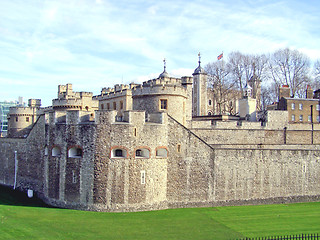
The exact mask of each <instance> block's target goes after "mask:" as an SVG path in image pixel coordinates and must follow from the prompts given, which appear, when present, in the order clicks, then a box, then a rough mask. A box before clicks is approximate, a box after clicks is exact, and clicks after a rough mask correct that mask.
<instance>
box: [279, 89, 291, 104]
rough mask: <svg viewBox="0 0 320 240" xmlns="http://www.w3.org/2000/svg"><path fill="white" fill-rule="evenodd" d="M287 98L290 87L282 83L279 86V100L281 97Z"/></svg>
mask: <svg viewBox="0 0 320 240" xmlns="http://www.w3.org/2000/svg"><path fill="white" fill-rule="evenodd" d="M283 97H284V98H289V97H290V88H289V85H282V86H281V87H279V101H280V99H281V98H283Z"/></svg>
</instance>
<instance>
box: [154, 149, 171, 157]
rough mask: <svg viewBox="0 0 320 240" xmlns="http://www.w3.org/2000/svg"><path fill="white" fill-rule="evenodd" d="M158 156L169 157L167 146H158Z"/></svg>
mask: <svg viewBox="0 0 320 240" xmlns="http://www.w3.org/2000/svg"><path fill="white" fill-rule="evenodd" d="M156 156H157V157H163V158H166V157H168V151H167V149H165V148H158V149H157V150H156Z"/></svg>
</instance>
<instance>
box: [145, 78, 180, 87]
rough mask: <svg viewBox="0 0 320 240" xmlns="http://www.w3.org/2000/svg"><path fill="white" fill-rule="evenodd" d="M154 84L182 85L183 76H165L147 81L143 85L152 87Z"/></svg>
mask: <svg viewBox="0 0 320 240" xmlns="http://www.w3.org/2000/svg"><path fill="white" fill-rule="evenodd" d="M154 85H162V86H164V85H181V78H173V77H164V78H156V79H151V80H148V81H145V82H143V83H142V86H143V87H152V86H154Z"/></svg>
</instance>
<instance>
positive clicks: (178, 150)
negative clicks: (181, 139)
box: [177, 144, 181, 153]
mask: <svg viewBox="0 0 320 240" xmlns="http://www.w3.org/2000/svg"><path fill="white" fill-rule="evenodd" d="M177 152H178V153H181V144H178V145H177Z"/></svg>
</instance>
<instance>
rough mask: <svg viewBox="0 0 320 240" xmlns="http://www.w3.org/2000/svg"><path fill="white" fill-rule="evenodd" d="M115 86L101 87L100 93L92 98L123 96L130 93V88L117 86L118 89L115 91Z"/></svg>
mask: <svg viewBox="0 0 320 240" xmlns="http://www.w3.org/2000/svg"><path fill="white" fill-rule="evenodd" d="M115 89H116V88H103V89H102V91H101V94H100V95H98V96H94V97H93V99H98V100H102V99H103V100H105V99H111V98H117V97H123V96H127V95H131V94H132V93H131V89H129V88H125V87H124V88H120V90H119V88H118V91H115Z"/></svg>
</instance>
